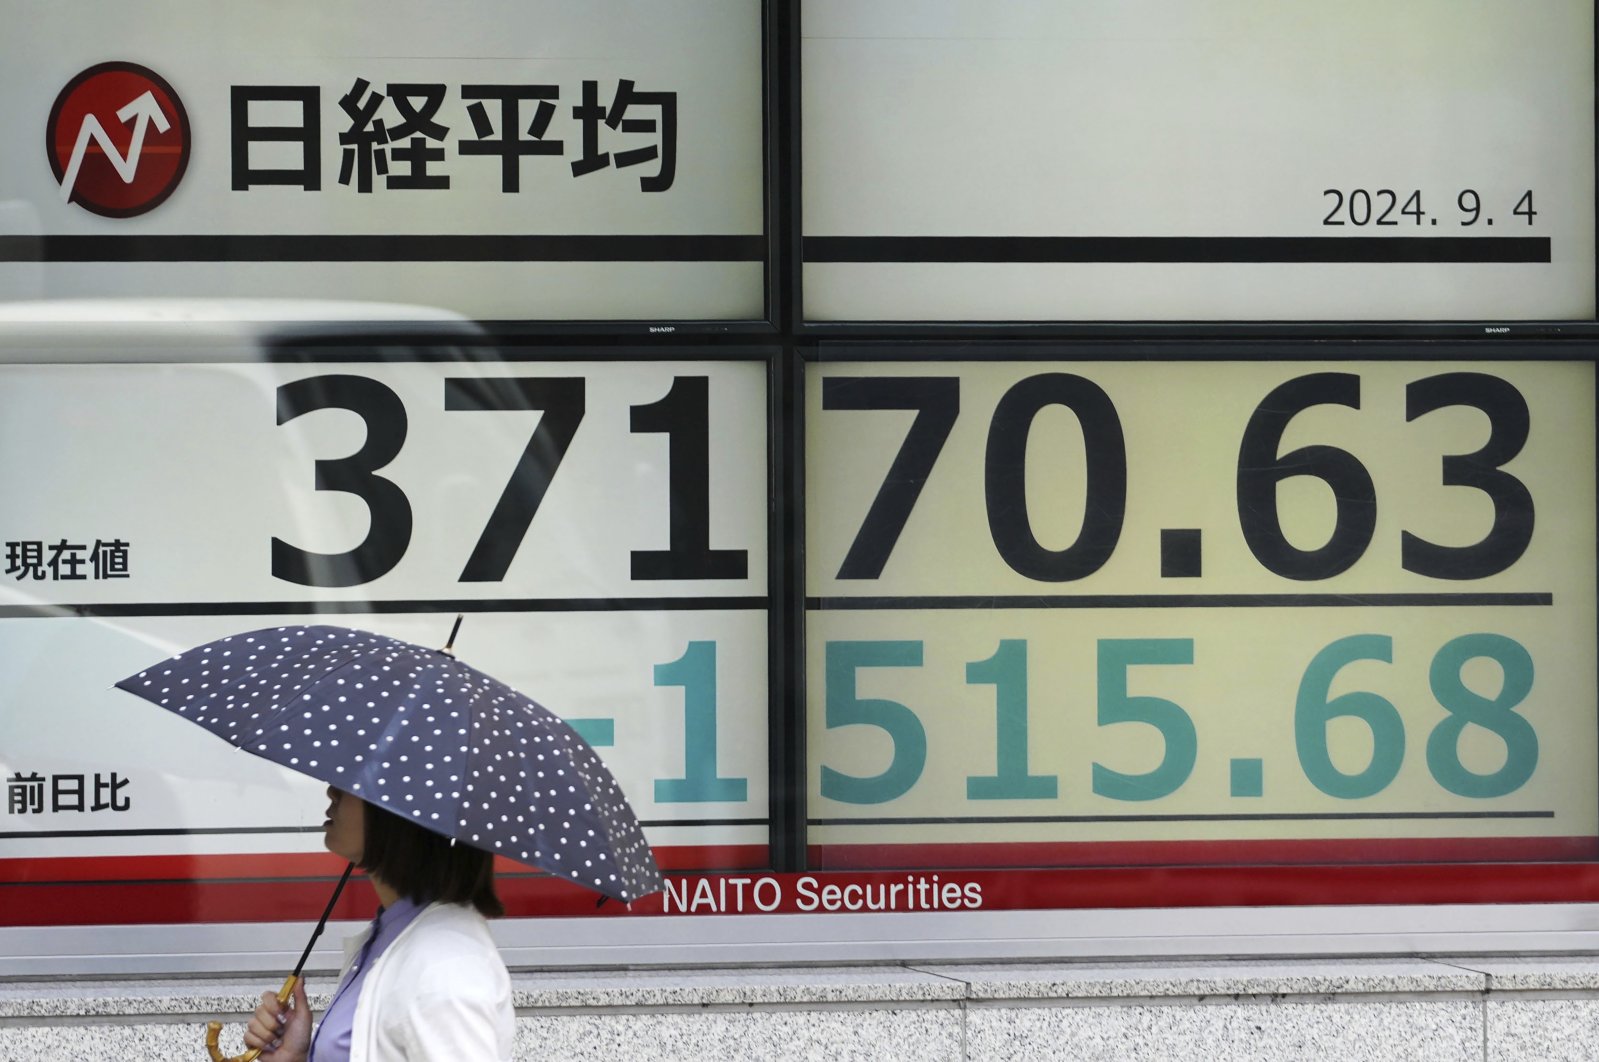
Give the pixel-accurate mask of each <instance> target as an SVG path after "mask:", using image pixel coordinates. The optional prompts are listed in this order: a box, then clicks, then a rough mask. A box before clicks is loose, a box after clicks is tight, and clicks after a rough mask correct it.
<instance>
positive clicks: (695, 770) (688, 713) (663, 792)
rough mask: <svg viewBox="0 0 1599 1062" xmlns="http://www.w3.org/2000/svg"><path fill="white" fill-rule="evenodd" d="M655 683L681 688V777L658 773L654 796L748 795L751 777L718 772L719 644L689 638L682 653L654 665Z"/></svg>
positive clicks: (689, 800)
mask: <svg viewBox="0 0 1599 1062" xmlns="http://www.w3.org/2000/svg"><path fill="white" fill-rule="evenodd" d="M655 684H656V685H657V686H681V687H683V777H681V778H657V779H656V780H655V799H656V801H657V802H658V803H661V804H702V803H711V802H719V801H733V802H737V801H742V800H745V799H747V798H748V796H749V780H748V779H747V778H723V777H720V776H719V775H717V773H716V643H715V642H689V643H688V650H687V651H686V652H684V654H683V655H682V656H680V657H678V658H677V659H676V660H674V661H672V662H671V663H669V664H656V665H655Z"/></svg>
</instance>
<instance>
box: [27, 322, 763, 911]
mask: <svg viewBox="0 0 1599 1062" xmlns="http://www.w3.org/2000/svg"><path fill="white" fill-rule="evenodd" d="M124 353H126V352H124ZM150 353H154V352H153V351H151V352H150ZM411 353H412V354H413V356H415V357H416V358H417V360H411V361H387V360H378V361H371V360H369V361H335V360H317V361H314V362H303V361H294V362H276V363H274V362H261V361H245V360H227V359H230V358H231V357H234V356H236V352H230V351H226V350H223V351H214V352H213V357H214V358H215V359H216V360H213V361H210V362H195V361H181V362H163V363H123V364H106V363H78V364H63V363H55V364H44V363H33V364H29V363H26V361H25V360H20V361H19V360H15V357H16V356H20V355H25V352H16V351H13V352H12V354H13V355H14V360H13V361H12V362H10V363H5V364H0V484H3V489H4V492H5V494H6V496H7V497H8V499H9V501H8V504H7V505H6V506H5V507H4V509H3V510H0V541H3V542H4V543H5V546H4V549H5V561H6V563H5V568H4V577H3V580H0V671H3V673H4V674H5V675H6V683H5V691H4V693H3V694H0V777H3V778H4V780H5V784H6V791H7V796H6V813H5V815H4V817H3V818H0V886H3V884H4V883H9V884H11V885H16V886H19V887H16V888H10V889H5V890H4V891H5V895H6V898H5V900H4V902H0V912H3V913H0V924H9V925H18V924H22V925H27V924H56V923H72V922H77V921H83V920H89V921H119V922H121V921H126V922H141V921H171V922H188V921H230V920H249V919H259V918H273V917H277V918H296V917H307V916H308V915H307V911H309V916H311V917H314V915H315V913H316V912H317V911H319V910H320V904H321V902H322V901H323V900H325V899H326V896H327V891H328V890H327V886H326V883H325V881H323V880H321V879H325V878H326V877H327V876H328V874H329V873H330V871H331V872H332V873H335V874H336V872H337V870H338V869H339V868H338V867H337V866H336V865H333V864H332V862H331V860H332V857H331V856H328V855H327V854H326V853H325V852H324V851H323V848H322V837H321V823H322V818H323V808H324V806H325V805H326V798H325V797H324V795H323V792H322V786H321V785H320V784H319V783H316V782H313V781H311V780H309V779H307V778H305V777H303V776H301V775H299V774H296V773H294V772H292V771H289V770H286V769H284V768H281V767H278V766H276V765H274V764H271V763H269V762H267V761H265V760H262V759H258V758H257V757H254V756H250V755H244V754H240V753H238V752H237V751H236V750H234V749H232V748H231V747H230V746H228V745H226V744H224V743H223V742H220V741H218V740H217V739H216V738H214V737H213V736H211V735H210V734H208V733H206V732H205V731H204V730H202V729H201V728H199V727H196V726H194V725H192V724H191V723H190V722H188V721H187V720H184V719H182V718H180V717H178V716H177V715H175V714H171V713H167V712H163V711H160V710H159V709H157V708H155V707H153V706H152V705H150V704H148V703H146V702H144V701H142V700H139V699H136V698H134V697H131V696H129V695H128V694H126V693H124V692H122V691H120V690H116V689H113V688H112V685H113V683H115V682H116V681H117V680H119V679H121V678H123V677H125V676H128V675H131V674H134V673H136V672H139V671H142V670H144V669H145V668H148V667H150V666H151V665H153V664H154V663H156V662H158V661H161V660H163V659H165V658H166V657H167V656H170V655H172V654H174V653H177V652H180V651H183V650H185V649H187V648H189V647H191V646H194V645H197V644H200V643H202V642H207V641H210V640H212V639H214V638H218V637H221V636H223V635H227V634H233V633H237V632H242V631H249V630H254V629H258V628H263V627H273V626H280V625H289V624H298V623H304V622H324V623H337V624H342V625H347V626H354V627H362V628H368V629H371V630H374V631H377V632H379V633H383V634H387V635H392V636H395V637H398V638H402V639H405V640H407V641H412V642H416V643H418V644H421V645H424V646H432V647H438V646H442V645H443V644H444V643H445V640H446V638H447V637H448V636H449V634H450V629H451V626H452V623H453V621H454V619H455V616H456V614H457V613H462V614H464V615H465V619H464V621H463V624H462V627H461V630H460V633H459V635H458V637H457V638H456V640H455V651H456V652H457V653H458V655H459V657H460V659H462V660H463V661H464V662H466V663H469V664H471V665H472V666H474V667H477V668H478V669H480V670H482V671H485V672H487V673H489V674H491V675H493V676H495V677H497V678H500V679H502V680H504V681H505V682H507V683H509V684H511V685H512V686H513V687H516V688H518V689H520V690H522V691H523V692H526V693H528V694H529V695H530V696H532V697H533V698H534V699H535V700H538V701H540V702H541V703H543V704H545V705H546V706H547V707H549V708H550V709H552V710H553V711H555V712H557V713H558V714H560V715H562V716H563V717H565V718H567V719H569V720H570V721H571V722H572V724H573V726H574V727H576V728H577V729H578V731H579V732H580V733H581V734H583V735H584V736H585V737H586V738H587V739H588V740H589V741H590V742H591V743H592V744H593V745H594V746H595V747H596V748H597V749H598V750H599V751H600V753H601V754H602V756H603V757H604V759H605V761H606V763H607V764H608V765H609V766H610V767H611V769H612V770H613V772H614V773H615V774H616V776H617V778H618V780H619V781H620V783H621V785H622V788H623V790H624V792H625V793H626V794H627V797H628V798H629V800H630V801H631V803H632V804H633V806H634V808H635V810H636V811H637V813H638V815H639V818H640V819H641V820H642V821H643V823H644V825H645V831H646V836H647V837H648V839H649V841H650V843H651V844H652V845H653V846H654V847H655V849H656V851H657V854H658V857H659V859H660V861H661V862H662V864H663V865H664V866H666V867H668V868H671V869H675V870H682V869H685V868H702V869H707V868H708V869H731V868H741V867H749V866H763V865H765V864H766V860H767V844H768V838H769V831H768V792H767V775H766V763H767V746H768V742H767V703H768V701H767V688H768V684H769V679H768V673H767V660H768V647H767V637H768V635H767V596H766V581H767V551H768V546H767V524H766V497H767V494H768V490H769V486H768V480H767V463H766V434H767V423H766V420H767V418H766V406H767V403H766V390H767V382H766V381H767V365H766V363H765V362H764V361H761V360H732V359H720V360H715V361H706V360H697V359H696V358H695V357H694V356H693V355H692V354H685V356H684V357H683V358H681V359H675V360H670V361H665V360H656V361H649V362H639V361H632V360H616V359H607V360H603V361H596V360H560V361H555V360H549V359H541V360H537V361H518V360H500V359H498V358H494V359H476V360H468V359H465V356H464V354H463V352H462V351H460V350H455V351H453V352H452V351H447V350H442V349H435V350H422V351H412V352H411ZM452 353H453V354H454V355H456V356H454V357H452V356H449V355H450V354H452ZM344 354H345V356H346V357H348V355H349V352H348V351H345V352H344ZM335 356H336V355H335ZM430 356H431V357H430ZM266 868H270V871H269V872H270V874H271V875H272V876H273V877H278V878H287V879H289V882H290V884H289V886H288V887H285V888H284V889H281V890H274V891H273V893H272V895H271V896H270V897H269V898H267V899H266V900H264V901H263V900H261V899H259V898H258V897H255V896H254V895H243V894H238V893H237V892H236V891H235V890H234V887H233V886H231V885H228V884H225V882H227V881H235V882H236V881H237V879H239V878H241V877H242V878H252V877H255V876H259V874H261V873H263V872H268V871H267V869H266ZM502 869H503V871H504V872H505V874H506V882H507V890H508V891H507V896H508V898H509V899H510V900H511V901H512V909H513V911H515V912H516V913H521V914H532V913H550V912H551V911H552V910H560V909H561V904H562V903H576V904H578V905H579V906H580V907H585V908H591V907H592V900H583V899H581V898H579V897H574V896H565V897H564V898H563V893H562V890H561V888H560V887H559V886H557V885H556V883H555V882H554V881H553V880H551V879H548V878H544V877H539V878H534V877H532V876H531V875H532V871H531V870H530V868H526V867H519V866H518V865H515V864H507V865H506V866H505V867H504V868H502ZM301 879H303V880H304V887H303V888H302V887H299V886H297V885H296V884H295V883H296V881H298V880H301ZM40 881H51V882H56V883H57V884H56V885H53V886H52V887H51V888H48V889H43V888H26V887H20V886H22V885H23V884H25V883H28V882H40ZM70 882H76V883H77V884H75V885H69V884H68V883H70ZM110 882H120V883H122V884H121V885H111V884H96V883H110ZM130 882H146V883H148V884H147V885H146V886H145V887H143V888H142V889H141V891H140V897H141V898H140V899H139V900H138V902H134V901H132V900H130V899H129V897H130V896H131V895H132V893H130V892H129V891H128V890H127V888H126V886H127V884H128V883H130ZM208 882H209V884H208ZM552 889H553V891H552ZM552 905H553V906H552Z"/></svg>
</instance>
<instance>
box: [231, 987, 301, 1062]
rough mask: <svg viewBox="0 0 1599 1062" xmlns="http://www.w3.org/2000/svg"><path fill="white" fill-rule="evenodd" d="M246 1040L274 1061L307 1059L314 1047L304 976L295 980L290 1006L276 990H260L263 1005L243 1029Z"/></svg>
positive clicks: (264, 1056)
mask: <svg viewBox="0 0 1599 1062" xmlns="http://www.w3.org/2000/svg"><path fill="white" fill-rule="evenodd" d="M244 1044H245V1046H246V1047H259V1048H260V1049H261V1057H262V1058H265V1059H271V1060H272V1062H305V1055H306V1052H307V1051H308V1050H309V1049H310V1047H311V1005H310V1004H309V1003H308V1002H306V998H305V982H304V981H303V980H299V981H295V982H294V998H293V999H292V1000H291V1001H290V1005H289V1006H284V1005H283V1004H282V1003H279V1002H278V996H277V993H276V992H262V993H261V1005H260V1006H259V1007H256V1008H255V1013H254V1014H253V1015H251V1016H250V1024H249V1025H248V1026H246V1028H245V1030H244Z"/></svg>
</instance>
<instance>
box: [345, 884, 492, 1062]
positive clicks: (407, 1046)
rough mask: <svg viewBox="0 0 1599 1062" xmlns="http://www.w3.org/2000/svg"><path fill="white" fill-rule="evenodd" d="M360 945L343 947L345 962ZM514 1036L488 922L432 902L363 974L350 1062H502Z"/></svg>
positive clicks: (449, 905) (466, 911) (457, 906)
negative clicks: (346, 953)
mask: <svg viewBox="0 0 1599 1062" xmlns="http://www.w3.org/2000/svg"><path fill="white" fill-rule="evenodd" d="M367 932H368V933H370V932H371V930H370V929H369V930H368V931H367ZM365 939H366V935H365V934H362V935H361V936H358V937H356V938H355V939H354V940H353V941H350V942H349V943H348V944H347V945H346V947H347V948H348V949H349V951H350V954H351V955H352V956H354V955H355V954H357V953H359V951H360V946H361V944H362V943H363V942H364V941H365ZM515 1032H516V1016H515V1012H514V1011H513V1010H512V1008H511V978H510V975H509V974H508V973H506V970H505V960H503V959H501V958H500V952H499V949H498V948H496V947H495V945H494V938H493V937H491V936H490V935H489V927H488V923H487V922H485V921H484V919H483V916H482V915H480V914H478V913H477V911H475V910H473V909H472V908H470V907H467V906H463V905H461V904H454V903H435V904H431V905H429V906H428V907H426V908H424V909H423V910H422V912H421V913H420V914H418V915H417V916H416V918H415V919H414V920H413V921H412V922H411V924H410V925H408V926H406V927H405V928H404V929H403V930H401V931H400V935H399V936H397V937H395V938H394V943H392V944H390V945H389V946H388V947H387V948H386V949H384V951H383V954H381V955H379V956H378V958H377V961H376V962H374V963H373V964H372V967H371V969H369V970H368V971H367V975H366V981H365V983H364V984H362V986H361V996H360V998H359V999H358V1000H356V1003H355V1022H354V1026H353V1029H352V1031H351V1036H350V1062H480V1060H481V1062H494V1060H502V1062H509V1059H510V1058H511V1041H512V1039H513V1037H514V1035H515Z"/></svg>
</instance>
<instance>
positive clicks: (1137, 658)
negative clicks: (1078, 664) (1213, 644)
mask: <svg viewBox="0 0 1599 1062" xmlns="http://www.w3.org/2000/svg"><path fill="white" fill-rule="evenodd" d="M1193 662H1194V642H1193V639H1191V638H1125V639H1124V638H1106V639H1104V640H1102V641H1101V642H1100V643H1099V725H1100V726H1108V725H1109V724H1111V723H1145V724H1147V725H1149V726H1152V727H1154V728H1155V729H1156V730H1157V731H1159V733H1160V736H1161V739H1162V740H1163V741H1164V742H1165V745H1166V754H1165V756H1163V757H1162V758H1161V761H1160V764H1159V766H1157V767H1156V768H1155V769H1154V770H1152V771H1148V772H1146V773H1144V774H1123V773H1122V772H1121V771H1113V770H1111V769H1110V768H1109V767H1106V766H1104V765H1103V764H1098V763H1096V764H1094V792H1095V793H1098V794H1099V795H1100V796H1105V797H1110V798H1112V799H1114V800H1158V799H1159V798H1161V797H1163V796H1170V795H1171V794H1172V793H1175V792H1176V791H1177V789H1178V787H1179V786H1181V785H1182V784H1183V783H1184V782H1186V781H1188V776H1189V775H1190V774H1192V773H1193V770H1194V760H1195V758H1196V757H1197V756H1198V755H1199V738H1198V735H1196V734H1195V733H1194V721H1193V720H1192V719H1190V718H1189V717H1188V713H1187V712H1185V711H1183V710H1182V708H1181V707H1179V706H1178V705H1176V704H1173V703H1172V702H1171V701H1168V700H1164V699H1162V698H1160V697H1145V696H1139V697H1129V696H1128V695H1127V669H1128V668H1130V667H1132V666H1134V665H1135V664H1192V663H1193Z"/></svg>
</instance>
